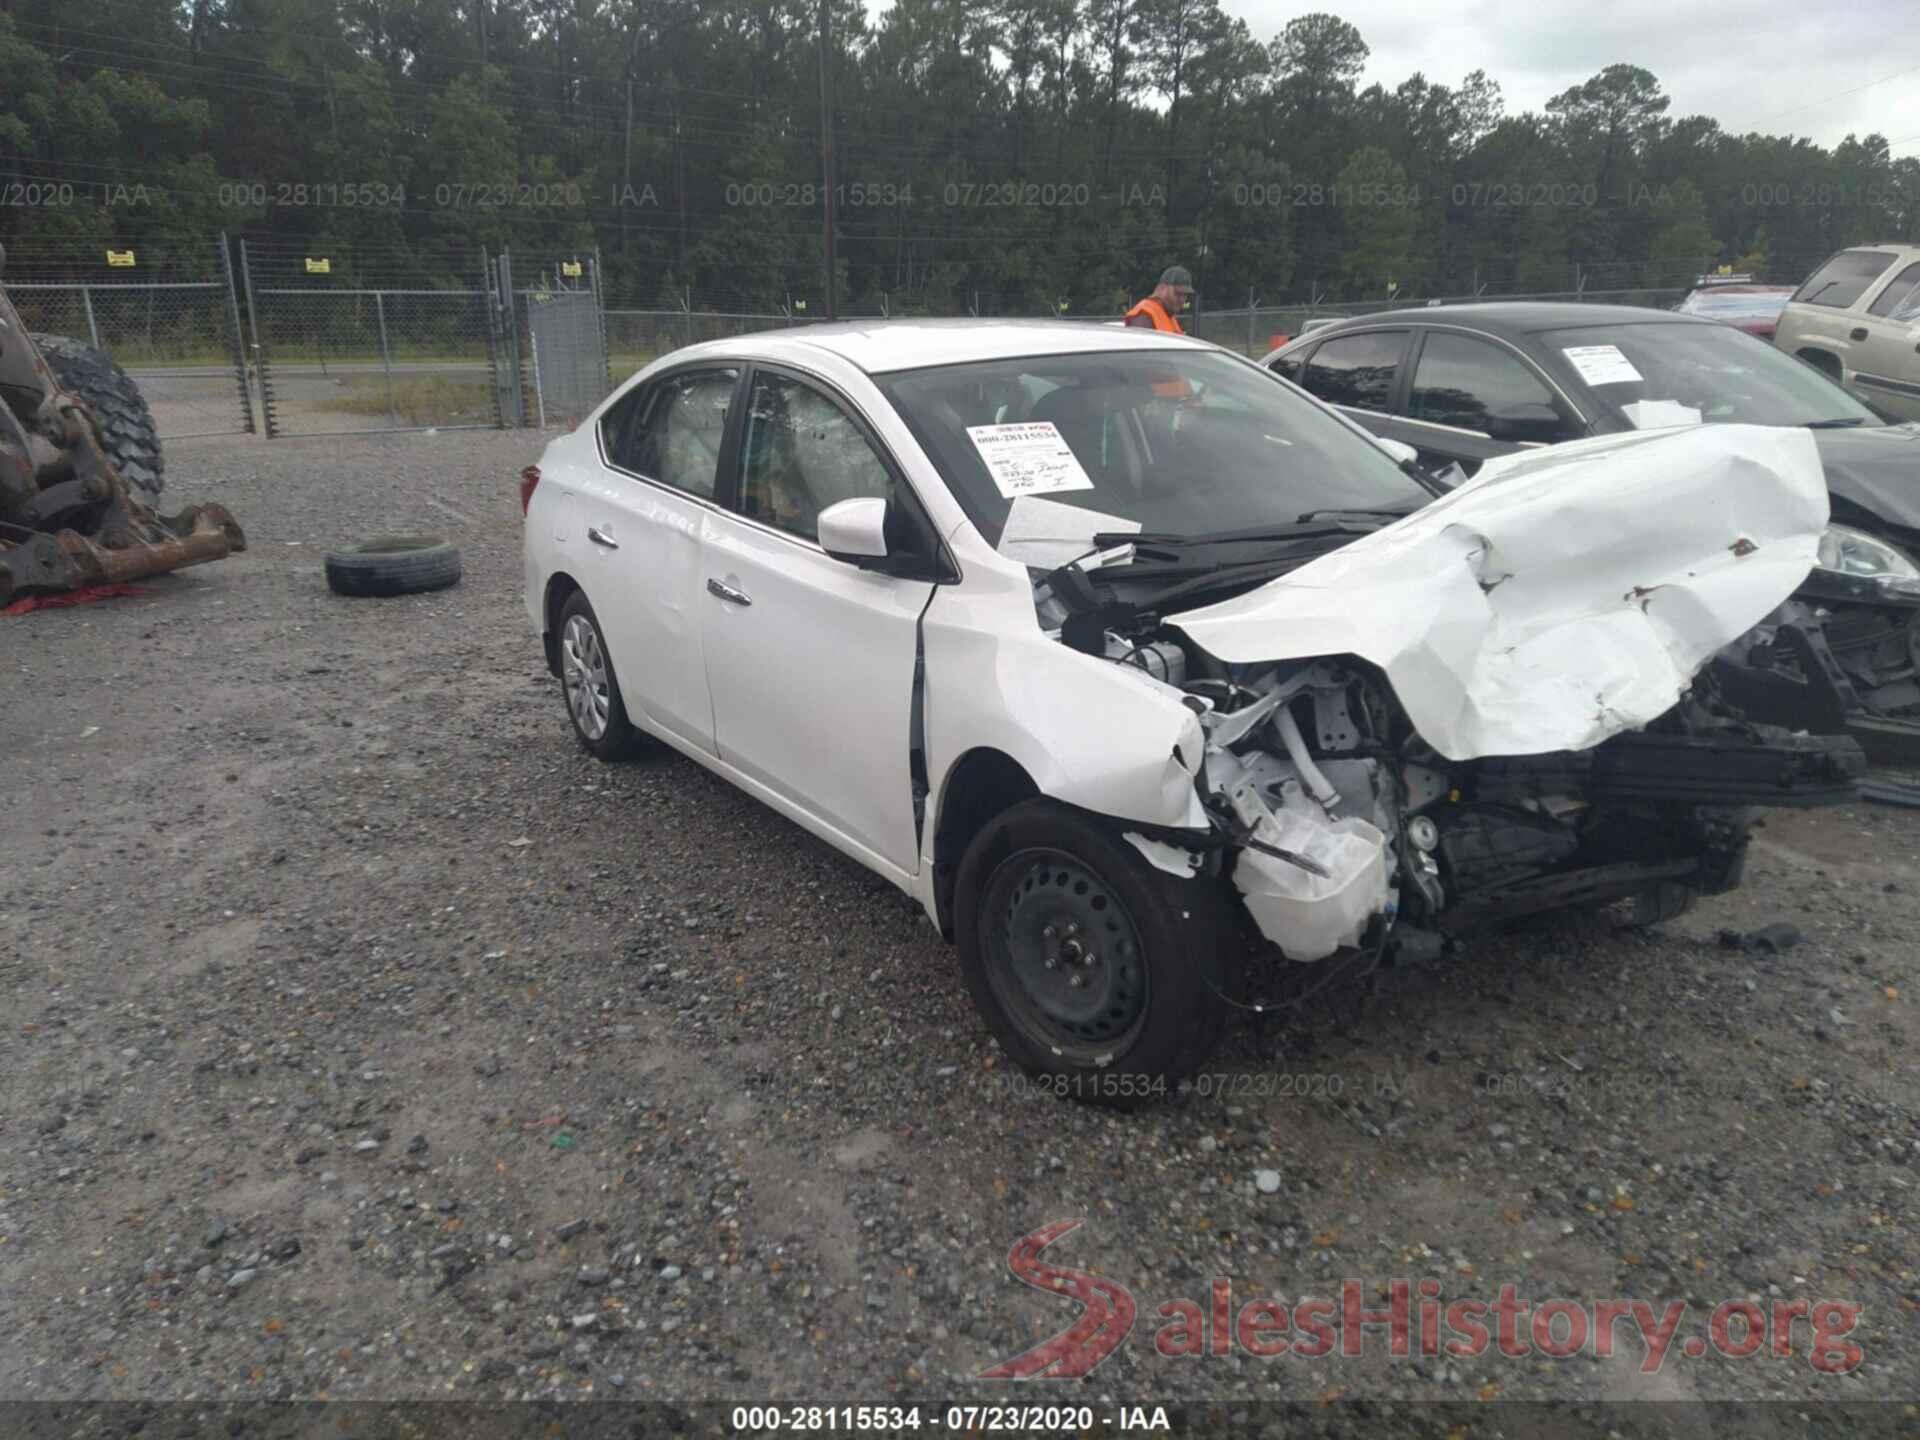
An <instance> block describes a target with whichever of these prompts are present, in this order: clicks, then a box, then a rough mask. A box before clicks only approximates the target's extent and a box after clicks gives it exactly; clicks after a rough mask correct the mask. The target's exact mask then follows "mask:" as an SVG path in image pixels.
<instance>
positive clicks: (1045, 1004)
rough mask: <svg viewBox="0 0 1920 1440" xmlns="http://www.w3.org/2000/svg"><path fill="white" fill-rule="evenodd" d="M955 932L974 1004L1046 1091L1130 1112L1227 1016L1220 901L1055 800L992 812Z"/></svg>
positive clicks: (1166, 1088)
mask: <svg viewBox="0 0 1920 1440" xmlns="http://www.w3.org/2000/svg"><path fill="white" fill-rule="evenodd" d="M956 881H957V883H956V886H955V935H956V939H957V940H958V942H959V948H960V958H961V967H962V970H963V972H964V974H965V976H966V981H967V988H968V990H969V991H970V992H971V993H972V996H973V1001H974V1004H975V1005H976V1006H978V1007H979V1009H980V1012H981V1014H982V1015H983V1016H984V1017H985V1018H986V1021H987V1024H988V1026H989V1027H990V1028H991V1029H992V1031H993V1033H994V1036H995V1038H996V1039H997V1040H998V1041H999V1042H1000V1048H1001V1049H1002V1050H1004V1051H1005V1052H1006V1053H1007V1056H1008V1058H1009V1059H1011V1060H1012V1061H1013V1062H1014V1063H1015V1064H1017V1065H1019V1066H1021V1067H1022V1068H1023V1069H1025V1070H1026V1071H1028V1072H1029V1073H1031V1074H1033V1075H1035V1076H1037V1077H1042V1078H1043V1079H1044V1080H1045V1081H1046V1082H1047V1083H1046V1084H1045V1085H1044V1086H1043V1087H1042V1088H1047V1089H1052V1090H1056V1091H1057V1092H1058V1093H1060V1094H1063V1095H1067V1096H1071V1097H1074V1098H1077V1099H1083V1100H1088V1101H1092V1102H1094V1103H1096V1104H1104V1105H1113V1106H1117V1107H1121V1108H1131V1107H1134V1106H1138V1105H1141V1104H1146V1103H1149V1102H1151V1101H1153V1100H1156V1099H1160V1098H1163V1097H1164V1096H1166V1095H1167V1094H1170V1093H1171V1091H1172V1088H1173V1086H1174V1085H1175V1084H1177V1083H1178V1082H1179V1081H1180V1080H1181V1079H1183V1078H1185V1077H1186V1076H1187V1075H1189V1074H1191V1073H1192V1071H1193V1069H1194V1067H1195V1066H1197V1065H1198V1064H1199V1063H1200V1062H1201V1061H1202V1060H1204V1059H1205V1058H1206V1056H1207V1055H1208V1054H1209V1053H1210V1052H1211V1050H1212V1049H1213V1045H1214V1042H1215V1040H1216V1039H1217V1037H1218V1034H1219V1029H1220V1022H1221V1020H1222V1018H1223V1015H1224V1010H1225V1002H1224V1000H1223V999H1222V988H1223V987H1222V984H1221V971H1222V962H1223V959H1224V956H1225V953H1226V946H1225V941H1226V939H1227V935H1228V933H1229V925H1228V924H1227V902H1226V898H1225V896H1224V894H1223V892H1222V891H1221V890H1220V888H1219V882H1218V881H1217V880H1214V879H1212V878H1210V877H1207V876H1196V877H1194V878H1192V879H1176V878H1174V877H1172V876H1170V875H1165V874H1163V873H1162V872H1160V871H1158V870H1156V869H1154V868H1153V867H1152V866H1151V865H1149V864H1148V863H1147V862H1146V861H1145V860H1144V859H1143V858H1142V857H1141V856H1140V855H1139V854H1138V853H1137V852H1136V851H1135V850H1134V849H1133V847H1132V846H1130V845H1128V844H1127V843H1126V841H1125V840H1123V839H1121V838H1120V837H1119V836H1117V835H1114V834H1111V833H1109V831H1108V830H1107V829H1106V828H1104V827H1103V826H1102V825H1100V824H1098V823H1096V822H1095V821H1094V820H1093V819H1091V818H1090V817H1088V816H1086V815H1085V814H1083V813H1081V812H1080V811H1077V810H1074V809H1072V808H1070V807H1068V806H1066V805H1061V804H1059V803H1057V802H1055V801H1051V800H1030V801H1027V802H1025V803H1023V804H1020V805H1016V806H1014V807H1013V808H1012V809H1010V810H1008V811H1006V812H1005V813H1004V814H1002V815H1000V816H999V817H997V818H996V819H995V820H994V821H993V822H992V823H990V824H989V825H988V826H987V827H986V828H985V829H984V830H983V831H982V832H981V833H980V834H979V835H978V836H977V837H975V839H974V841H973V843H972V845H970V846H969V847H968V849H967V853H966V855H965V857H964V858H963V859H962V860H961V862H960V872H959V875H958V876H957V877H956Z"/></svg>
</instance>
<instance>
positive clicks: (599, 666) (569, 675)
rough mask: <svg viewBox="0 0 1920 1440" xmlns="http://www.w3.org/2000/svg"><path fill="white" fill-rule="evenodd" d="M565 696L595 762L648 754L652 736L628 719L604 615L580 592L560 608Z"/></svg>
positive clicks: (575, 726)
mask: <svg viewBox="0 0 1920 1440" xmlns="http://www.w3.org/2000/svg"><path fill="white" fill-rule="evenodd" d="M559 630H560V646H559V648H560V695H561V698H562V699H564V700H565V701H566V704H567V718H568V719H569V720H570V721H572V722H573V733H574V735H575V736H576V737H577V738H578V739H579V741H580V748H581V749H583V750H585V751H586V752H587V753H588V754H589V755H591V756H593V757H594V758H595V759H596V760H623V759H626V758H627V757H628V756H631V755H638V754H641V753H643V752H644V751H645V750H646V749H647V748H648V743H649V742H648V740H647V737H646V736H645V735H643V734H642V733H641V732H640V730H639V729H638V728H637V727H636V726H635V725H634V724H633V722H632V721H631V720H629V719H628V718H627V707H626V703H625V702H624V701H623V700H622V699H621V698H620V682H619V681H618V680H617V679H615V678H614V673H613V657H612V656H610V655H609V654H608V653H607V641H606V637H605V636H604V635H603V634H601V632H600V620H599V617H598V616H596V615H595V614H594V613H593V606H591V605H589V604H588V603H587V597H586V595H585V593H584V592H582V591H579V590H576V591H574V592H573V594H571V595H569V596H568V597H567V603H566V604H564V605H562V606H561V607H560V625H559Z"/></svg>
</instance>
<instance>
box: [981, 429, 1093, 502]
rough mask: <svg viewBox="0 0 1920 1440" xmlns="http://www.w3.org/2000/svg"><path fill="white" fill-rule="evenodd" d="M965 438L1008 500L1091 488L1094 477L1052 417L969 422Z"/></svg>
mask: <svg viewBox="0 0 1920 1440" xmlns="http://www.w3.org/2000/svg"><path fill="white" fill-rule="evenodd" d="M967 438H968V439H970V440H972V441H973V448H974V449H976V450H978V451H979V452H980V458H981V459H982V460H983V461H985V462H986V466H987V473H988V474H989V475H991V476H992V477H993V483H994V485H995V486H997V487H998V488H999V491H1000V493H1001V494H1002V495H1004V496H1005V497H1006V498H1007V499H1009V500H1011V499H1012V498H1013V497H1014V496H1016V495H1046V494H1050V493H1051V492H1053V491H1055V490H1091V489H1093V478H1092V477H1091V476H1089V475H1088V474H1087V472H1086V471H1085V470H1084V469H1083V468H1081V465H1080V461H1079V458H1078V457H1077V456H1075V455H1074V453H1073V451H1072V450H1071V449H1069V448H1068V446H1067V442H1066V441H1065V440H1064V439H1063V438H1062V437H1061V434H1060V432H1059V431H1058V430H1056V429H1054V428H1053V422H1052V421H1051V420H1029V421H1024V422H1022V423H1020V424H1017V425H969V426H968V427H967Z"/></svg>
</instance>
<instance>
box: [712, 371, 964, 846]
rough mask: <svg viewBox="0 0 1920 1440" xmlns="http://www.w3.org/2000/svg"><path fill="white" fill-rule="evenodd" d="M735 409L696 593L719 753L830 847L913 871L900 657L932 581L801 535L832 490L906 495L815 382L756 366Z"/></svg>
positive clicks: (907, 652) (845, 495) (909, 687)
mask: <svg viewBox="0 0 1920 1440" xmlns="http://www.w3.org/2000/svg"><path fill="white" fill-rule="evenodd" d="M743 403H744V404H745V414H744V416H743V417H742V425H741V430H740V439H739V446H738V452H739V453H738V456H737V459H736V461H735V463H734V464H732V465H731V466H730V470H731V472H732V474H731V476H730V480H729V484H728V486H727V490H726V500H727V505H726V508H724V509H723V510H720V511H718V512H716V513H715V515H714V517H713V522H712V527H711V530H710V531H709V535H708V541H707V548H706V568H705V573H704V576H703V584H702V593H701V595H700V601H701V605H702V614H701V634H702V639H703V644H704V646H705V649H706V660H707V684H708V687H709V689H710V691H711V692H712V695H713V708H714V724H715V734H716V738H717V742H718V750H719V755H720V758H721V760H722V761H724V762H725V763H726V764H727V765H729V766H731V767H732V768H733V769H734V770H735V771H736V772H738V773H739V774H740V775H741V776H742V777H743V778H744V779H745V780H747V781H749V782H751V783H753V784H757V785H759V786H761V787H764V789H765V790H766V791H767V792H769V797H770V798H772V799H774V800H775V801H776V803H777V802H780V801H784V802H785V803H786V805H787V806H789V807H792V808H793V809H796V810H798V811H800V812H803V814H804V815H805V816H807V817H810V818H811V819H812V820H813V822H814V823H815V824H816V825H818V826H820V827H823V828H824V829H826V830H827V831H830V832H832V835H833V836H837V837H838V839H839V841H840V842H841V843H842V845H843V848H850V849H853V850H855V851H857V852H858V853H860V854H861V855H863V856H864V857H865V858H866V859H867V861H868V863H870V864H876V865H877V866H878V867H883V868H885V869H887V870H890V871H892V872H894V873H896V874H899V875H903V876H904V875H911V874H913V873H914V871H915V870H916V869H917V868H918V853H919V848H920V847H919V843H918V835H917V830H916V818H915V801H914V795H915V789H914V785H915V777H914V775H913V773H912V766H911V761H910V750H911V745H912V740H911V735H912V725H913V714H912V707H913V703H914V690H915V684H914V664H915V656H916V654H917V642H918V627H919V621H920V615H921V613H922V612H923V611H924V610H925V609H926V606H927V601H928V600H929V599H930V598H931V596H932V594H933V588H934V586H933V582H932V581H931V580H926V579H904V578H899V577H896V576H894V575H889V574H885V573H882V572H881V571H880V570H878V569H873V568H862V567H861V566H859V565H857V564H855V563H853V562H851V561H847V560H837V559H834V558H833V557H832V556H830V555H828V554H827V553H826V552H825V551H824V550H823V549H821V548H820V543H819V541H818V539H817V538H816V533H815V532H816V523H817V521H818V518H819V515H820V512H821V511H822V510H825V509H826V508H827V507H828V506H830V505H833V504H835V503H836V502H838V501H841V500H847V499H854V498H859V497H880V498H884V499H885V500H887V502H888V504H889V506H890V507H898V508H897V509H896V512H895V513H902V512H904V511H906V510H909V509H911V510H914V511H916V513H917V502H916V501H915V500H914V499H913V497H912V493H911V490H910V489H909V487H908V486H907V484H906V482H905V481H904V480H903V479H901V478H900V474H899V471H898V468H897V467H896V466H894V465H893V464H892V463H891V461H890V460H889V459H888V458H887V456H886V455H885V453H884V450H883V447H882V446H881V445H880V444H879V442H878V441H877V439H876V438H875V437H874V435H873V433H872V431H871V429H870V428H869V427H868V426H867V425H866V424H865V423H864V422H863V421H862V420H860V419H859V418H857V417H856V415H855V413H854V410H853V407H852V406H851V405H850V404H849V402H848V401H847V400H846V399H845V398H844V397H843V396H841V395H839V394H838V393H837V392H834V391H831V390H829V389H828V388H827V387H826V386H825V385H823V384H822V383H821V382H819V381H817V380H815V379H813V378H811V377H805V376H802V375H800V374H799V373H797V372H793V371H788V370H785V369H782V368H775V367H768V366H756V367H755V368H754V369H753V371H752V373H751V375H750V377H749V380H748V383H747V388H746V394H745V400H744V402H743ZM921 528H922V529H923V530H924V532H925V534H926V535H927V536H929V537H930V536H931V527H930V526H926V525H924V522H923V523H922V526H921ZM890 529H891V527H890ZM890 543H891V537H890Z"/></svg>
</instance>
